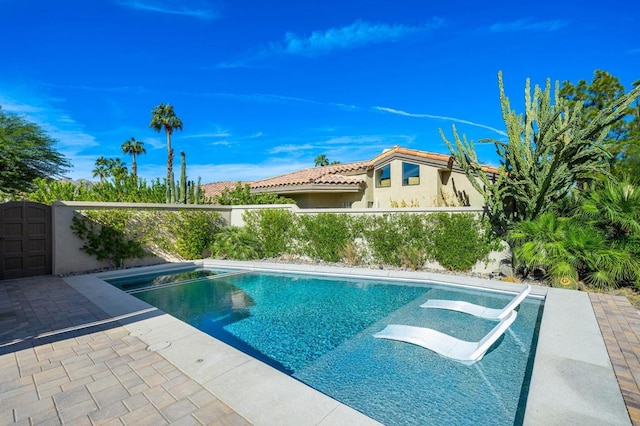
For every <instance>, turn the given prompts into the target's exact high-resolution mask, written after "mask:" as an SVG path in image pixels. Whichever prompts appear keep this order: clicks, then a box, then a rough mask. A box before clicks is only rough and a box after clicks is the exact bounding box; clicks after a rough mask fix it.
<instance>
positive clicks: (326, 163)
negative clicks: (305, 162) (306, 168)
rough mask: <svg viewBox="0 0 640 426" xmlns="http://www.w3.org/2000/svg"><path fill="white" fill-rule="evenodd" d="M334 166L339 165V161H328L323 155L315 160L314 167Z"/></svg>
mask: <svg viewBox="0 0 640 426" xmlns="http://www.w3.org/2000/svg"><path fill="white" fill-rule="evenodd" d="M334 164H340V162H339V161H329V158H327V156H326V155H325V154H320V155H318V156H317V157H316V159H315V165H316V167H322V166H333V165H334Z"/></svg>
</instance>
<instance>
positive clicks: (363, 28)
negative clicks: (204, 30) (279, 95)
mask: <svg viewBox="0 0 640 426" xmlns="http://www.w3.org/2000/svg"><path fill="white" fill-rule="evenodd" d="M443 24H444V21H443V20H442V19H441V18H437V17H436V18H432V19H431V21H430V22H428V23H427V24H425V25H422V26H408V25H400V24H372V23H369V22H365V21H361V20H358V21H356V22H354V23H353V24H351V25H348V26H345V27H339V28H330V29H328V30H325V31H314V32H312V33H311V35H309V36H307V37H305V36H300V35H296V34H294V33H290V32H289V33H286V34H285V39H284V43H272V44H271V45H270V46H269V48H268V49H267V50H266V51H265V52H263V53H264V54H268V53H285V54H289V55H300V56H317V55H321V54H326V53H329V52H331V51H334V50H344V49H353V48H355V47H360V46H365V45H368V44H374V43H383V42H395V41H398V40H400V39H402V38H406V37H410V36H415V35H419V34H423V33H426V32H428V31H431V30H433V29H436V28H439V27H441V26H442V25H443Z"/></svg>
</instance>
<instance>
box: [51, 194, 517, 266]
mask: <svg viewBox="0 0 640 426" xmlns="http://www.w3.org/2000/svg"><path fill="white" fill-rule="evenodd" d="M51 207H52V208H51V210H52V213H51V214H52V220H51V223H52V234H53V238H52V239H53V258H52V273H53V274H54V275H65V274H70V273H75V272H86V271H93V270H97V269H103V268H108V267H109V266H110V264H109V262H107V261H98V260H97V259H96V258H95V257H94V256H91V255H89V254H87V253H85V252H84V251H83V250H82V245H83V244H84V243H83V241H82V240H80V238H78V237H77V236H76V235H75V234H74V233H73V232H72V231H71V223H72V219H73V216H74V215H75V214H76V212H77V211H81V210H105V209H132V210H169V211H180V210H208V211H215V212H218V213H220V215H221V216H222V219H223V220H224V221H225V223H226V224H227V225H230V226H239V227H241V226H244V214H245V212H247V211H252V210H263V209H288V210H291V211H292V212H293V213H295V214H297V215H307V214H318V213H338V214H355V215H378V216H379V215H383V214H394V213H414V214H429V213H441V212H447V213H474V214H477V215H481V214H482V211H483V210H482V208H477V207H438V208H435V207H432V208H392V209H380V208H362V209H300V208H299V207H298V206H296V205H295V204H277V205H276V204H269V205H245V206H220V205H211V204H203V205H175V204H142V203H97V202H79V201H56V202H54V203H53V204H52V206H51ZM507 256H508V252H505V251H503V252H494V253H492V254H491V255H490V261H489V263H488V264H485V263H484V262H478V263H477V264H476V266H475V267H474V268H473V272H477V273H489V272H492V271H495V270H497V269H499V267H500V261H501V260H502V259H504V258H506V257H507ZM171 260H172V259H168V258H163V257H158V256H150V257H145V258H143V259H129V260H127V267H132V266H147V265H153V264H157V263H163V262H167V261H171ZM426 266H427V267H429V268H430V269H443V268H441V267H440V265H438V264H434V263H430V264H428V265H426Z"/></svg>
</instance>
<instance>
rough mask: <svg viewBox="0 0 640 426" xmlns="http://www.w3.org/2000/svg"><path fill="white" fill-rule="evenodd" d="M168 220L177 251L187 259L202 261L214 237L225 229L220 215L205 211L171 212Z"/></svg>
mask: <svg viewBox="0 0 640 426" xmlns="http://www.w3.org/2000/svg"><path fill="white" fill-rule="evenodd" d="M167 220H168V222H167V225H168V226H169V230H170V233H171V234H172V235H173V237H174V240H175V249H176V251H177V253H178V254H179V255H180V256H181V257H183V258H185V259H202V257H203V256H204V252H205V250H206V249H208V248H209V247H210V246H211V243H212V242H213V239H214V238H213V237H214V235H215V234H217V233H219V232H220V231H221V230H222V227H223V223H222V218H221V216H220V214H219V213H217V212H211V211H205V210H180V211H178V212H177V213H176V212H171V213H170V214H169V216H168V217H167Z"/></svg>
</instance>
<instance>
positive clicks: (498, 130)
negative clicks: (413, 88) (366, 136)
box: [373, 106, 507, 136]
mask: <svg viewBox="0 0 640 426" xmlns="http://www.w3.org/2000/svg"><path fill="white" fill-rule="evenodd" d="M373 109H375V110H378V111H383V112H388V113H389V114H396V115H404V116H405V117H414V118H434V119H438V120H449V121H455V122H456V123H463V124H468V125H470V126H476V127H482V128H483V129H489V130H491V131H493V132H496V133H497V134H499V135H502V136H507V133H506V132H505V131H503V130H500V129H496V128H495V127H491V126H486V125H484V124H479V123H474V122H473V121H468V120H462V119H460V118H454V117H444V116H442V115H431V114H414V113H410V112H406V111H401V110H398V109H392V108H386V107H379V106H377V107H373Z"/></svg>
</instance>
